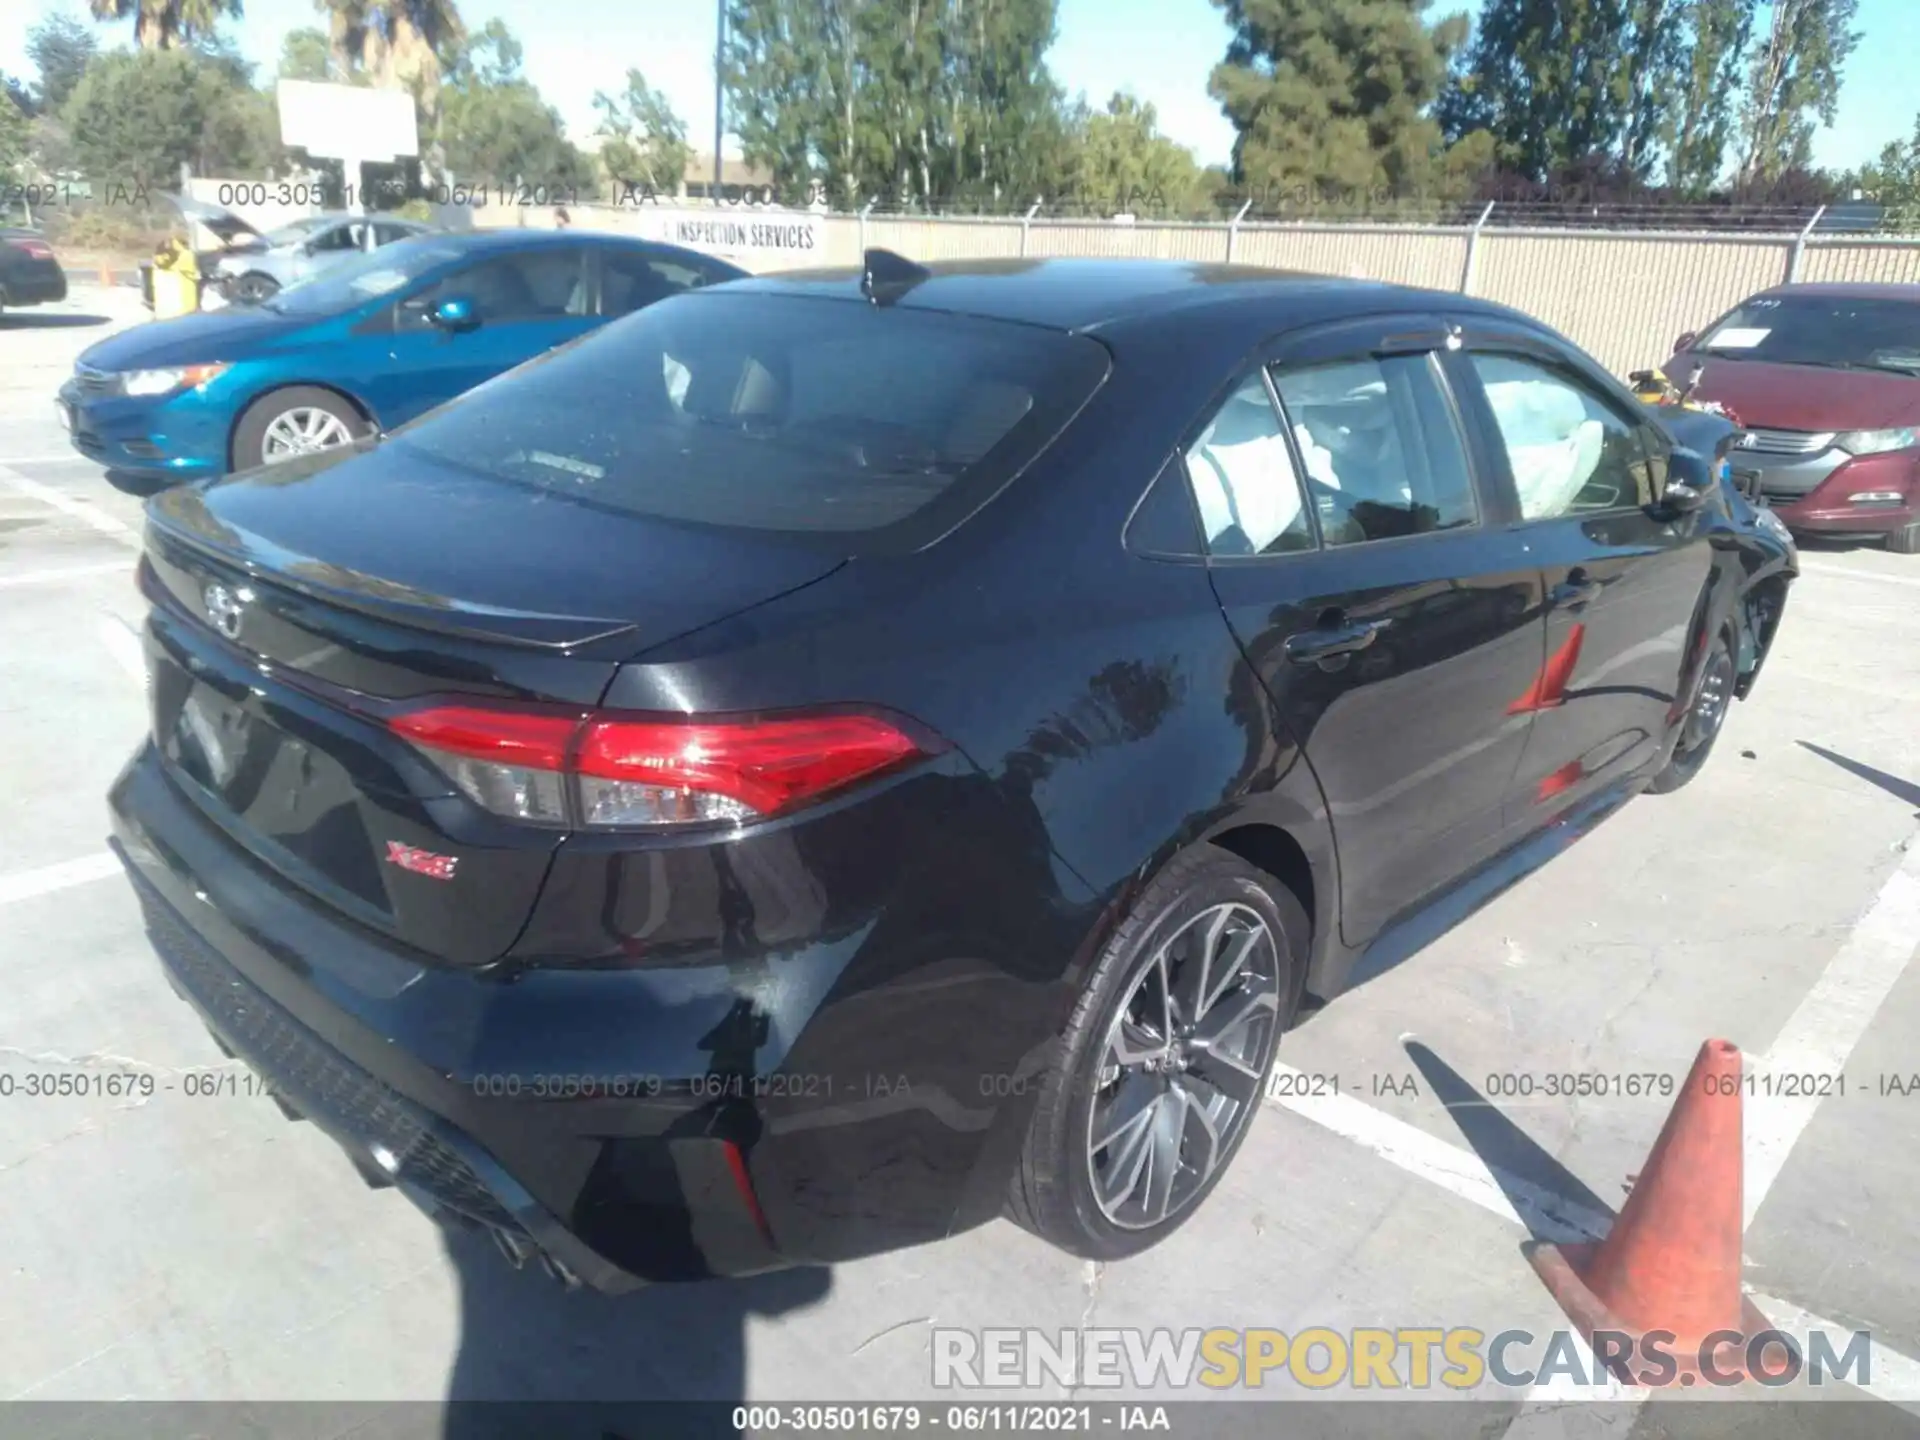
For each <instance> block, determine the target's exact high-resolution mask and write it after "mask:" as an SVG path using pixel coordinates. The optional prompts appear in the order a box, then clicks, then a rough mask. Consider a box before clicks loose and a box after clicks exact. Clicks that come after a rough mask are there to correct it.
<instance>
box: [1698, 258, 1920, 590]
mask: <svg viewBox="0 0 1920 1440" xmlns="http://www.w3.org/2000/svg"><path fill="white" fill-rule="evenodd" d="M1674 350H1675V352H1676V353H1675V354H1674V357H1673V358H1672V359H1671V360H1669V361H1667V363H1666V365H1665V366H1664V367H1662V368H1664V369H1665V370H1666V372H1667V374H1668V375H1670V376H1672V377H1674V379H1675V380H1676V381H1678V380H1680V379H1682V378H1683V377H1685V376H1687V375H1688V374H1690V373H1691V372H1692V370H1693V368H1694V367H1695V366H1697V365H1699V366H1704V367H1705V369H1704V372H1703V374H1702V375H1701V379H1700V385H1699V388H1698V389H1697V390H1695V392H1694V394H1695V395H1696V396H1697V397H1698V398H1700V399H1703V400H1718V401H1719V402H1720V403H1721V404H1723V405H1725V406H1726V407H1727V408H1728V409H1729V410H1731V411H1732V412H1733V413H1734V414H1735V415H1736V416H1738V417H1739V419H1740V422H1741V424H1743V425H1744V426H1746V428H1747V432H1748V434H1747V439H1746V440H1745V442H1744V443H1743V444H1742V446H1741V448H1740V449H1738V450H1736V451H1735V452H1734V457H1733V465H1734V472H1735V476H1736V478H1737V479H1739V480H1741V481H1742V482H1743V483H1747V482H1757V485H1758V489H1759V491H1760V493H1761V494H1763V495H1765V496H1766V497H1767V500H1768V502H1769V503H1770V504H1771V505H1772V507H1773V509H1774V511H1775V512H1776V513H1777V514H1778V515H1779V516H1780V518H1781V519H1782V520H1784V521H1785V522H1786V523H1787V525H1788V527H1789V528H1790V529H1792V530H1793V531H1795V532H1796V533H1798V534H1803V535H1832V536H1860V537H1876V536H1882V537H1885V539H1886V542H1887V548H1888V549H1890V550H1894V551H1897V552H1899V553H1900V554H1903V555H1912V554H1914V553H1916V552H1920V285H1782V286H1779V287H1777V288H1775V289H1772V290H1767V291H1763V292H1762V293H1761V294H1758V295H1755V296H1754V297H1753V298H1752V299H1750V300H1746V301H1743V302H1742V303H1741V304H1740V305H1738V306H1737V307H1735V309H1734V310H1733V311H1732V312H1731V313H1730V314H1727V315H1724V316H1722V317H1721V318H1720V319H1718V320H1716V321H1715V322H1714V323H1713V324H1712V325H1710V326H1708V327H1707V328H1706V330H1704V331H1702V332H1701V333H1700V334H1698V335H1693V334H1686V335H1682V336H1681V337H1680V338H1679V340H1677V341H1675V342H1674Z"/></svg>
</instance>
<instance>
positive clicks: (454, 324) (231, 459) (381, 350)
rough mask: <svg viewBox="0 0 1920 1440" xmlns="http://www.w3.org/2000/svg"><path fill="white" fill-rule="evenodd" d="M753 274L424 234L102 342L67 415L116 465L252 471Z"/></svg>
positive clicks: (396, 420) (588, 238) (610, 252)
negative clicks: (264, 293)
mask: <svg viewBox="0 0 1920 1440" xmlns="http://www.w3.org/2000/svg"><path fill="white" fill-rule="evenodd" d="M745 273H746V272H745V271H743V270H740V269H738V268H737V267H735V266H733V265H729V264H727V263H726V262H725V261H722V260H716V259H714V258H713V257H712V256H710V255H701V254H698V253H696V252H695V251H691V250H682V249H679V248H678V247H675V246H671V245H657V244H651V243H648V242H645V241H639V240H629V239H625V238H622V237H619V236H613V235H581V234H578V233H575V232H571V231H559V232H555V231H528V230H494V231H481V232H474V233H469V234H460V235H424V236H420V237H419V238H417V239H412V240H402V241H399V242H397V243H395V244H392V245H388V246H384V247H382V248H381V249H379V250H374V251H370V252H368V253H367V254H364V255H361V256H358V257H356V258H354V259H352V260H350V261H347V262H345V263H343V264H341V265H338V266H335V267H333V268H332V269H330V270H328V271H327V272H326V273H325V274H324V275H321V276H318V277H316V278H315V279H313V280H310V281H308V282H306V283H305V284H301V285H295V286H291V287H289V288H288V289H286V290H283V291H281V292H280V293H279V294H278V295H276V296H274V297H273V298H272V299H271V300H269V301H267V302H266V303H264V304H261V305H249V306H242V307H236V308H234V309H229V310H215V311H208V312H202V313H199V314H194V315H183V316H181V317H179V318H178V319H174V320H160V321H154V322H153V323H151V324H146V325H140V326H136V327H135V328H133V329H131V330H126V331H123V332H121V333H120V334H118V335H114V336H112V337H110V338H109V339H106V340H103V341H101V342H100V343H99V344H98V345H95V346H92V347H91V348H90V349H88V350H87V351H85V352H84V353H83V354H82V355H81V356H80V359H79V362H78V363H77V364H76V365H75V366H74V373H73V375H72V377H71V378H70V379H69V380H68V381H67V382H66V384H65V385H63V386H61V388H60V397H59V404H60V413H61V418H62V419H63V420H64V421H65V423H66V426H67V430H68V433H69V435H70V436H71V437H72V440H73V444H74V446H75V448H76V449H78V450H79V451H80V452H81V453H82V454H83V455H86V456H87V457H88V458H90V459H93V460H97V461H99V462H100V463H101V464H103V465H105V466H107V467H108V468H109V469H111V470H116V471H121V472H125V473H127V474H130V475H134V476H138V477H143V478H146V479H150V480H163V481H164V480H187V479H193V478H197V477H201V476H209V475H223V474H226V473H227V472H228V471H231V470H249V469H252V468H253V467H254V466H256V465H262V464H272V463H274V462H276V461H279V460H285V459H290V458H292V457H293V456H296V455H304V454H309V453H311V452H313V451H315V450H324V449H329V448H331V447H333V446H335V445H344V444H347V443H349V442H351V441H353V440H355V439H357V438H359V437H361V436H364V435H369V434H374V433H378V432H383V431H387V430H392V429H394V428H396V427H397V426H400V425H404V424H405V423H406V422H407V421H409V420H412V419H413V418H415V417H416V416H418V415H422V414H425V413H426V412H427V411H428V410H431V409H432V408H433V407H434V406H436V405H439V404H440V403H441V402H443V401H446V400H451V399H452V398H453V397H454V396H456V395H458V394H460V393H461V392H462V391H464V390H469V389H471V388H472V387H474V386H475V385H478V384H480V383H481V382H482V381H484V380H489V379H491V378H492V377H493V376H495V375H498V374H500V373H501V372H502V371H504V370H509V369H511V368H513V367H514V366H515V365H518V364H520V363H521V362H522V361H524V360H530V359H532V358H533V357H534V356H536V355H540V354H542V353H544V352H545V351H547V350H550V349H552V348H553V347H554V346H556V345H562V344H565V343H566V342H567V341H569V340H573V339H576V338H578V337H579V336H581V335H584V334H586V333H587V332H588V331H590V330H593V329H595V328H596V327H598V326H600V325H603V324H605V323H606V322H607V321H609V320H612V319H615V318H617V317H618V316H621V315H624V314H627V313H628V312H630V311H633V310H638V309H640V308H641V307H643V306H645V305H649V304H651V303H653V302H654V301H655V300H661V299H665V298H666V297H667V296H669V295H673V294H677V293H678V292H680V291H683V290H689V289H693V288H695V287H697V286H702V285H713V284H718V283H720V282H723V281H726V280H732V279H737V278H739V277H740V276H742V275H744V274H745Z"/></svg>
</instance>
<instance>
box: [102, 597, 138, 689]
mask: <svg viewBox="0 0 1920 1440" xmlns="http://www.w3.org/2000/svg"><path fill="white" fill-rule="evenodd" d="M97 633H98V634H99V636H100V643H101V644H102V645H104V646H106V647H107V653H108V654H109V655H111V656H113V658H114V663H116V664H117V665H119V667H120V668H121V669H122V670H124V671H126V672H127V674H128V675H129V676H131V677H132V678H133V679H135V680H138V681H139V682H140V684H141V685H143V686H144V685H145V684H146V683H147V657H146V653H145V652H144V651H143V650H142V649H141V648H140V637H139V636H138V635H136V634H134V632H133V631H132V630H131V629H130V628H129V627H128V625H127V623H126V622H125V621H124V620H119V619H116V618H115V617H113V616H111V615H109V616H106V617H105V618H103V619H102V620H101V621H100V624H99V626H98V627H97Z"/></svg>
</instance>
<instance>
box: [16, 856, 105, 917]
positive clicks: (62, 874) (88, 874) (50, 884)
mask: <svg viewBox="0 0 1920 1440" xmlns="http://www.w3.org/2000/svg"><path fill="white" fill-rule="evenodd" d="M119 873H120V862H119V860H118V859H116V858H115V857H114V854H113V852H112V851H110V850H105V851H102V852H101V853H100V854H98V855H87V856H83V857H82V858H80V859H78V860H62V861H61V862H60V863H59V864H57V865H42V866H41V867H40V868H39V869H37V870H23V871H21V872H20V873H19V874H17V875H0V905H11V904H13V902H14V901H16V900H31V899H33V897H34V896H36V895H49V894H52V893H53V892H54V891H56V890H69V889H71V888H73V887H74V886H75V885H86V884H90V883H91V882H93V881H95V880H104V879H106V878H107V877H108V876H109V875H118V874H119Z"/></svg>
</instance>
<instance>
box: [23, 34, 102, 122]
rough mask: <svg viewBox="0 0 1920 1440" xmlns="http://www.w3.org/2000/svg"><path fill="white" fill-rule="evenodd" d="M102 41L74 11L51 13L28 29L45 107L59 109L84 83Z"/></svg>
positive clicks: (30, 56)
mask: <svg viewBox="0 0 1920 1440" xmlns="http://www.w3.org/2000/svg"><path fill="white" fill-rule="evenodd" d="M99 53H100V42H99V41H98V40H97V39H96V38H95V37H94V33H93V31H91V30H90V29H88V28H87V27H86V26H85V25H82V24H81V23H80V22H79V21H78V20H75V19H74V18H73V17H72V16H71V15H58V14H56V15H49V16H48V17H47V18H46V19H44V20H42V21H41V22H40V23H39V24H38V25H35V26H34V27H33V28H32V29H31V30H29V31H27V58H28V59H30V60H32V61H33V68H34V69H35V70H37V71H38V72H39V74H40V85H39V90H38V93H37V95H36V96H35V98H36V100H37V101H38V102H39V106H40V108H41V109H42V110H58V109H59V108H60V107H61V106H62V105H64V104H65V103H66V99H67V97H68V96H69V95H71V94H72V93H73V87H74V86H76V85H78V84H79V83H80V77H81V76H82V75H84V74H85V73H86V69H87V66H88V65H89V64H90V63H91V62H92V60H93V57H94V56H95V55H97V54H99Z"/></svg>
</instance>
